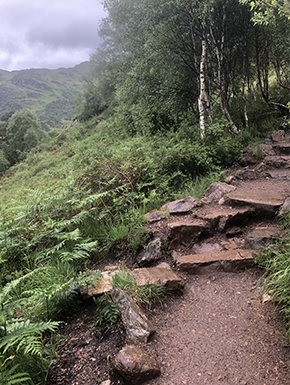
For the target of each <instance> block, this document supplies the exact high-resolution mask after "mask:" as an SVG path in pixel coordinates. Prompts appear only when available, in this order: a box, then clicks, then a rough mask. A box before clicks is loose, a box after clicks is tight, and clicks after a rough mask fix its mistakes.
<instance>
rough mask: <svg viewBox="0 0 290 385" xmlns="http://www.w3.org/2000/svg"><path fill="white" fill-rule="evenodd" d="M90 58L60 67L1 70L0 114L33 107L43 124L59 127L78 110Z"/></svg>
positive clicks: (48, 126)
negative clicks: (71, 65) (66, 66)
mask: <svg viewBox="0 0 290 385" xmlns="http://www.w3.org/2000/svg"><path fill="white" fill-rule="evenodd" d="M88 69H89V62H84V63H81V64H79V65H77V66H75V67H74V68H67V69H64V68H60V69H57V70H48V69H29V70H21V71H12V72H9V71H3V70H0V116H1V115H3V114H4V113H5V112H9V111H11V110H19V109H21V108H30V109H32V110H34V111H35V112H36V113H37V115H38V117H39V119H40V121H41V123H42V126H43V128H47V129H48V128H54V127H60V126H61V125H62V122H63V121H65V120H71V119H72V118H73V117H74V116H75V114H76V109H75V99H76V97H77V96H78V93H79V92H81V90H82V87H83V75H84V73H86V72H87V71H88Z"/></svg>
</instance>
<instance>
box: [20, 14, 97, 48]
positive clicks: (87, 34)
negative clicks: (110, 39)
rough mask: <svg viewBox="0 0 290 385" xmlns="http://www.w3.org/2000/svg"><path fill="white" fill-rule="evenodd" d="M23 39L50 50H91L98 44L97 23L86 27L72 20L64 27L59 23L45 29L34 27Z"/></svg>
mask: <svg viewBox="0 0 290 385" xmlns="http://www.w3.org/2000/svg"><path fill="white" fill-rule="evenodd" d="M25 37H26V39H25V40H26V41H27V42H28V43H29V44H36V43H40V44H42V45H44V46H47V47H51V48H63V47H67V48H88V47H90V48H93V47H96V46H97V45H98V43H99V37H98V32H97V23H96V22H94V23H90V24H89V25H88V24H87V23H85V22H84V21H80V20H77V21H73V20H72V21H71V23H70V24H66V25H65V24H61V23H59V24H57V25H51V26H49V27H46V28H41V27H34V28H33V29H30V30H29V31H28V32H27V33H26V35H25Z"/></svg>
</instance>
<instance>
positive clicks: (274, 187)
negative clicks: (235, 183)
mask: <svg viewBox="0 0 290 385" xmlns="http://www.w3.org/2000/svg"><path fill="white" fill-rule="evenodd" d="M289 195H290V186H289V184H288V182H285V181H283V180H268V182H267V184H265V182H264V180H260V181H253V182H252V181H250V182H247V183H243V185H242V186H241V187H239V188H237V189H236V190H235V191H232V192H230V193H228V194H226V195H225V196H224V203H225V204H227V205H229V206H235V207H238V206H249V207H252V208H254V209H255V210H256V211H257V212H259V213H268V214H276V213H277V211H278V210H279V208H280V206H282V205H283V203H284V202H285V200H286V199H287V198H288V196H289Z"/></svg>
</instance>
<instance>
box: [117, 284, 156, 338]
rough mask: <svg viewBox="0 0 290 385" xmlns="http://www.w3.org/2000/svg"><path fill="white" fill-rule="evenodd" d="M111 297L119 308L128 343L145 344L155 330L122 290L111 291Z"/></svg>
mask: <svg viewBox="0 0 290 385" xmlns="http://www.w3.org/2000/svg"><path fill="white" fill-rule="evenodd" d="M111 297H112V300H113V301H114V302H115V303H116V304H117V305H119V307H120V314H121V319H122V322H123V325H124V327H125V329H126V334H127V336H128V339H129V341H130V342H131V343H133V344H134V343H139V342H147V339H148V337H149V336H150V335H151V334H153V333H154V332H155V328H154V326H153V325H152V323H151V322H150V321H149V320H148V318H147V317H146V316H145V314H144V313H143V311H142V310H141V309H140V308H139V307H138V306H137V305H136V304H135V303H134V302H133V300H132V298H131V297H130V296H129V295H128V294H127V293H126V292H125V291H124V290H121V289H119V288H118V287H114V288H113V289H112V291H111Z"/></svg>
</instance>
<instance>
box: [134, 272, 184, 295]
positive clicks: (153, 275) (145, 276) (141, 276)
mask: <svg viewBox="0 0 290 385" xmlns="http://www.w3.org/2000/svg"><path fill="white" fill-rule="evenodd" d="M132 275H133V276H134V277H135V278H136V282H137V284H138V285H140V286H144V285H146V284H147V283H150V284H152V285H162V286H164V287H166V288H167V289H169V290H172V291H181V290H183V287H184V281H183V279H182V278H180V277H179V276H178V275H177V274H175V273H174V272H173V271H172V270H171V269H168V268H162V267H149V268H141V269H135V270H133V271H132Z"/></svg>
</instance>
